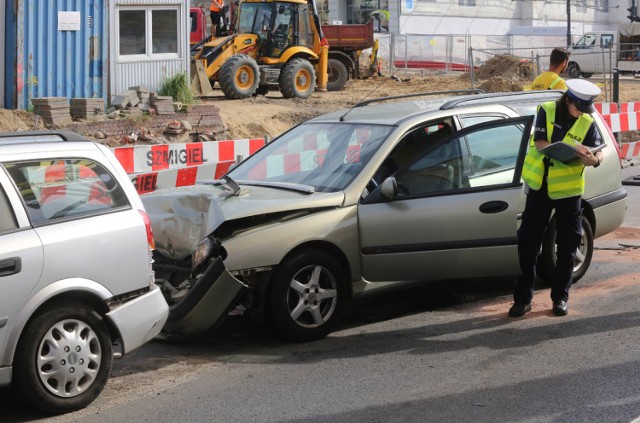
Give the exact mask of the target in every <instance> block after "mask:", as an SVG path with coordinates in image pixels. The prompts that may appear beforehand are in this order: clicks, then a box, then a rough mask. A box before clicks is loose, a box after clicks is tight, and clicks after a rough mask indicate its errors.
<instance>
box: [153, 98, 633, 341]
mask: <svg viewBox="0 0 640 423" xmlns="http://www.w3.org/2000/svg"><path fill="white" fill-rule="evenodd" d="M434 94H439V96H436V95H434ZM442 94H454V93H452V92H448V93H431V95H430V96H428V95H425V94H419V95H416V97H415V99H406V98H405V97H408V96H402V97H392V98H386V99H376V100H369V101H366V102H363V103H360V104H358V105H356V106H354V107H353V108H352V109H350V110H343V111H339V112H335V113H330V114H327V115H324V116H320V117H317V118H314V119H311V120H309V121H307V122H304V123H302V124H300V125H298V126H296V127H294V128H292V129H291V130H289V131H288V132H286V133H284V134H283V135H281V136H280V137H278V138H277V139H275V140H273V141H272V142H270V143H268V144H267V145H265V146H264V147H263V148H262V149H261V150H259V151H258V152H256V153H255V154H253V155H252V156H250V157H248V158H247V159H246V160H245V161H243V162H242V163H240V164H239V165H238V166H237V167H235V168H234V169H232V170H231V171H230V172H229V173H228V174H227V175H225V177H224V178H223V179H222V180H220V181H210V182H205V181H201V182H200V183H199V184H198V185H196V186H193V187H188V188H178V189H173V190H169V191H164V192H156V193H153V194H150V195H145V196H143V202H144V205H145V208H146V210H147V211H148V213H149V215H150V217H151V220H152V224H153V232H154V234H155V237H156V238H155V243H156V250H155V252H154V253H155V257H154V259H155V263H154V270H155V272H156V282H157V283H158V284H160V285H161V287H162V290H163V291H164V293H165V298H166V299H167V301H168V302H169V304H170V306H171V312H170V316H169V320H168V323H167V324H166V325H165V328H164V330H165V332H168V333H172V334H181V335H193V334H197V333H201V332H204V331H206V330H208V329H210V328H212V327H215V326H216V325H217V324H219V323H220V322H221V321H222V320H223V319H225V318H226V316H227V315H228V314H229V313H230V312H231V311H234V313H232V314H235V312H237V311H238V310H243V311H245V312H246V313H250V314H252V315H255V316H258V317H261V318H262V317H264V318H266V319H267V321H268V322H270V323H271V324H272V325H273V327H274V328H275V329H276V330H277V332H279V333H280V334H281V335H282V336H284V337H285V338H288V339H292V340H297V341H306V340H313V339H319V338H322V337H324V336H326V335H327V334H328V333H330V332H331V331H332V330H333V329H334V328H335V326H336V324H337V323H338V322H339V321H340V318H341V317H342V315H343V313H344V311H345V308H346V306H347V303H348V302H349V300H350V299H351V298H352V297H353V296H356V295H360V294H362V293H364V292H368V291H372V290H375V289H378V288H380V287H384V286H389V285H390V284H397V283H399V282H407V281H413V282H416V281H424V282H429V281H434V280H453V279H461V278H472V277H490V276H507V275H516V274H517V273H518V272H519V271H520V268H519V265H518V254H517V243H516V231H517V228H518V226H519V222H520V216H521V213H522V211H523V209H524V195H523V189H522V181H521V179H520V174H521V169H522V163H523V160H524V156H525V152H526V149H527V145H528V141H529V138H530V135H531V126H532V120H533V115H534V114H535V110H536V106H537V105H538V104H540V103H542V102H544V101H549V100H556V99H558V98H559V97H560V96H561V94H562V93H561V92H558V91H540V92H536V91H531V92H518V93H501V94H483V93H471V92H469V91H466V92H465V93H463V94H466V95H457V96H448V97H443V96H442ZM455 94H460V93H458V92H456V93H455ZM418 96H421V97H418ZM399 99H400V100H402V101H398V100H399ZM594 118H595V122H596V124H597V127H598V130H599V131H600V134H601V135H602V138H603V140H604V141H605V142H606V144H607V148H605V149H604V150H603V153H604V156H605V159H604V161H603V164H602V166H600V167H598V168H591V167H589V168H587V169H586V170H585V172H586V173H587V174H586V177H587V184H586V187H587V192H586V193H585V195H584V197H583V198H584V201H583V206H584V216H585V219H584V220H583V222H584V223H583V237H582V243H581V245H580V247H579V249H578V258H577V260H576V264H575V269H574V272H575V280H576V281H577V280H578V279H580V277H582V276H583V275H584V274H585V272H586V271H587V268H588V267H589V263H590V261H591V255H592V252H593V239H594V238H597V237H600V236H602V235H605V234H607V233H608V232H611V231H612V230H614V229H615V228H617V227H618V226H619V225H620V224H621V223H622V221H623V218H624V214H625V210H626V196H627V193H626V191H625V190H624V189H623V187H622V184H621V160H620V158H619V152H618V147H617V144H616V143H615V140H614V138H613V136H612V134H611V132H610V131H609V129H608V128H607V126H606V125H605V123H604V121H603V119H602V117H601V116H599V115H596V116H594ZM554 263H555V224H554V222H553V220H552V222H551V224H550V226H549V228H548V231H547V234H546V237H545V242H544V246H543V249H542V251H541V256H540V259H539V265H540V266H539V267H540V270H541V271H542V273H543V274H544V273H546V274H549V273H550V272H551V270H552V269H553V267H554ZM505 312H506V311H505Z"/></svg>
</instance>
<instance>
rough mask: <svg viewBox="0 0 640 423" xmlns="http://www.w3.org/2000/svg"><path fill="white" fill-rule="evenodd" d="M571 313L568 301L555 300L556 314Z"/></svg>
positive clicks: (554, 311)
mask: <svg viewBox="0 0 640 423" xmlns="http://www.w3.org/2000/svg"><path fill="white" fill-rule="evenodd" d="M568 313H569V308H568V307H567V302H566V301H554V302H553V314H554V315H555V316H566V315H567V314H568Z"/></svg>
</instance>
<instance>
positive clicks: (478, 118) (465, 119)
mask: <svg viewBox="0 0 640 423" xmlns="http://www.w3.org/2000/svg"><path fill="white" fill-rule="evenodd" d="M504 118H506V116H504V115H499V116H498V115H489V116H487V115H463V116H460V122H462V127H463V128H468V127H469V126H473V125H477V124H479V123H483V122H489V121H492V120H498V119H504Z"/></svg>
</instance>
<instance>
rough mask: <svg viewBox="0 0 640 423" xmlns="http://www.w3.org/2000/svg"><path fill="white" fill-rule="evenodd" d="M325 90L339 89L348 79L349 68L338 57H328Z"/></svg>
mask: <svg viewBox="0 0 640 423" xmlns="http://www.w3.org/2000/svg"><path fill="white" fill-rule="evenodd" d="M328 70H329V72H328V74H329V75H328V80H327V91H339V90H341V89H342V88H344V86H345V84H346V83H347V81H348V80H349V70H348V69H347V67H346V66H345V64H344V63H342V62H341V61H340V60H338V59H329V69H328Z"/></svg>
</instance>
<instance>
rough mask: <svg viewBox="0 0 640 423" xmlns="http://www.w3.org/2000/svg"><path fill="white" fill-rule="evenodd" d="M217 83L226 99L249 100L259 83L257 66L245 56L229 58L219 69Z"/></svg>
mask: <svg viewBox="0 0 640 423" xmlns="http://www.w3.org/2000/svg"><path fill="white" fill-rule="evenodd" d="M218 82H219V83H220V88H222V92H224V96H225V97H227V98H228V99H231V100H237V99H240V98H249V97H251V96H252V95H253V93H255V92H256V89H257V88H258V84H259V83H260V70H259V68H258V64H257V63H256V61H255V60H253V59H252V58H251V57H249V56H248V55H246V54H236V55H235V56H231V57H230V58H229V59H227V61H226V62H224V63H223V64H222V66H221V67H220V71H219V77H218Z"/></svg>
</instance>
